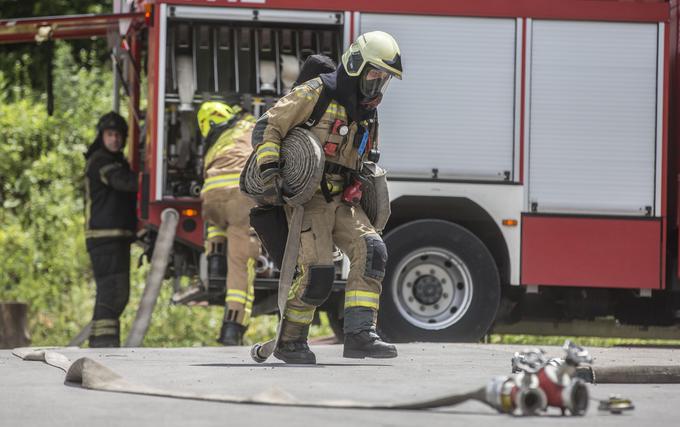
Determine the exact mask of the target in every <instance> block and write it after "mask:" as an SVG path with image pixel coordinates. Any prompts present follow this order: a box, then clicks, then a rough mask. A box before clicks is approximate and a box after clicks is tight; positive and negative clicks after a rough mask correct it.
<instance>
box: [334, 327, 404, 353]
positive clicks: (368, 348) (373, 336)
mask: <svg viewBox="0 0 680 427" xmlns="http://www.w3.org/2000/svg"><path fill="white" fill-rule="evenodd" d="M342 357H348V358H352V359H363V358H365V357H373V358H376V359H391V358H393V357H397V348H396V347H395V346H394V345H392V344H388V343H386V342H385V341H383V340H381V339H380V337H379V336H378V334H377V333H376V332H375V329H368V330H364V331H360V332H357V333H354V334H348V333H345V347H344V349H343V352H342Z"/></svg>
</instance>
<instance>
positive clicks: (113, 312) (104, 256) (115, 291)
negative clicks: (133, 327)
mask: <svg viewBox="0 0 680 427" xmlns="http://www.w3.org/2000/svg"><path fill="white" fill-rule="evenodd" d="M130 245H131V243H130V240H129V239H127V238H121V239H114V238H105V239H88V242H87V246H88V253H89V255H90V260H91V262H92V270H93V272H94V280H95V282H96V285H97V295H96V299H95V304H94V314H93V316H92V327H91V329H90V347H119V346H120V326H119V321H118V319H119V318H120V315H121V314H123V310H125V306H126V305H127V303H128V299H129V297H130Z"/></svg>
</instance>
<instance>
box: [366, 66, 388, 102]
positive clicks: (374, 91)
mask: <svg viewBox="0 0 680 427" xmlns="http://www.w3.org/2000/svg"><path fill="white" fill-rule="evenodd" d="M390 80H392V75H391V74H390V73H388V72H387V71H383V70H379V69H377V68H374V67H366V69H365V70H364V72H363V73H362V74H361V80H360V82H359V90H361V94H362V95H363V96H364V97H366V98H369V99H370V98H375V97H376V96H378V95H384V94H385V90H386V89H387V85H388V84H389V82H390Z"/></svg>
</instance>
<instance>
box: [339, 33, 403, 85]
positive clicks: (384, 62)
mask: <svg viewBox="0 0 680 427" xmlns="http://www.w3.org/2000/svg"><path fill="white" fill-rule="evenodd" d="M366 64H371V65H372V66H374V67H375V68H378V69H380V70H382V71H385V72H387V73H388V74H390V75H392V76H394V77H396V78H398V79H399V80H401V73H402V71H403V70H402V67H401V51H400V50H399V46H398V45H397V42H396V41H395V40H394V38H393V37H392V36H391V35H389V34H387V33H385V32H383V31H371V32H369V33H365V34H362V35H360V36H359V37H358V38H357V39H356V40H355V41H354V43H352V44H351V45H350V46H349V49H347V51H346V52H345V53H343V54H342V65H343V66H344V67H345V71H346V72H347V74H348V75H350V76H352V77H356V76H358V75H360V74H361V72H362V71H363V69H364V67H365V66H366Z"/></svg>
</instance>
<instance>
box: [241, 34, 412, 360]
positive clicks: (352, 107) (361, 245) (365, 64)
mask: <svg viewBox="0 0 680 427" xmlns="http://www.w3.org/2000/svg"><path fill="white" fill-rule="evenodd" d="M401 75H402V65H401V54H400V51H399V47H398V45H397V43H396V41H395V40H394V39H393V38H392V36H390V35H389V34H387V33H384V32H380V31H375V32H370V33H366V34H363V35H361V36H359V37H358V39H357V40H356V41H355V42H354V43H352V45H351V46H350V47H349V49H348V50H347V51H346V52H345V53H344V54H343V56H342V64H341V65H340V66H338V68H337V69H336V70H335V72H331V73H327V74H321V75H320V76H319V77H317V78H314V79H312V80H309V81H307V82H304V83H302V84H300V85H298V86H297V87H295V88H294V89H293V91H292V92H291V93H290V94H288V95H286V96H284V97H283V98H281V99H280V100H279V101H278V102H277V103H276V105H274V106H273V107H272V108H271V109H269V110H268V111H267V112H266V113H265V114H264V115H263V116H262V117H260V118H259V119H258V121H257V123H256V124H255V129H254V131H253V146H254V147H256V159H257V166H258V167H259V170H260V174H261V176H262V179H263V181H264V186H265V188H267V192H268V193H271V194H272V195H276V194H280V192H281V191H282V190H281V188H279V187H280V183H281V182H282V176H281V170H282V169H281V167H282V166H281V164H280V151H281V141H282V140H283V139H284V138H285V136H286V135H287V134H288V132H289V131H290V130H291V129H293V128H294V127H297V126H302V127H306V128H308V129H309V130H310V131H311V132H312V133H313V134H314V135H316V137H317V138H318V140H319V141H320V142H321V144H322V145H323V151H324V154H325V159H326V163H325V173H324V174H323V179H322V181H321V185H320V188H321V189H320V191H318V192H317V193H316V194H315V195H314V196H313V197H312V198H311V200H309V201H308V202H306V203H305V204H304V216H303V220H302V229H301V230H302V232H301V234H300V251H299V255H298V259H297V264H298V274H297V275H296V277H295V279H294V281H293V284H292V287H291V291H290V293H289V297H288V301H287V305H286V308H285V311H284V313H283V323H282V325H281V333H280V338H279V340H278V344H277V346H276V348H275V350H274V356H275V357H277V358H278V359H280V360H283V361H284V362H286V363H316V357H315V355H314V353H313V352H312V351H311V350H310V349H309V346H308V345H307V335H308V333H309V326H310V324H311V323H312V320H313V318H314V312H315V310H316V308H317V307H319V306H320V305H321V304H323V302H324V301H325V300H326V299H327V298H328V296H329V295H330V292H331V289H332V286H333V281H334V278H335V266H334V262H333V245H334V244H335V245H337V246H338V247H339V248H340V249H341V250H342V251H343V252H344V253H345V254H346V255H347V256H348V257H349V260H350V272H349V276H348V278H347V287H346V291H345V312H344V333H345V341H344V352H343V356H344V357H353V358H363V357H375V358H391V357H396V356H397V350H396V348H395V346H394V345H391V344H387V343H385V342H383V341H382V340H381V339H380V337H379V336H378V334H377V333H376V319H377V312H378V304H379V299H380V292H381V289H382V283H381V282H382V279H383V277H384V275H385V266H386V262H387V250H386V247H385V244H384V243H383V241H382V239H381V237H380V235H379V234H378V232H377V231H376V229H375V228H374V226H373V225H372V224H371V222H370V221H369V219H368V217H367V215H366V213H365V212H364V209H362V207H361V206H360V205H359V201H360V198H361V191H360V189H361V184H360V177H359V176H360V173H361V171H362V168H363V166H364V162H365V161H373V162H376V161H377V158H378V155H379V152H378V118H377V112H376V107H377V106H378V104H379V103H380V101H381V100H382V96H383V93H384V91H385V89H386V87H387V85H388V83H389V82H390V80H391V78H392V77H397V78H398V79H401ZM319 105H322V106H323V108H322V110H321V112H322V115H320V117H315V116H316V115H317V111H318V106H319ZM317 119H318V120H317ZM285 190H286V189H285V188H284V189H283V191H284V192H285ZM288 214H289V215H288V216H289V221H290V211H289V212H288Z"/></svg>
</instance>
